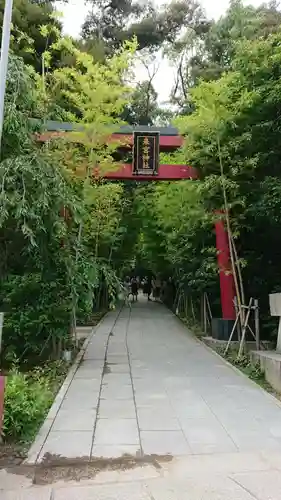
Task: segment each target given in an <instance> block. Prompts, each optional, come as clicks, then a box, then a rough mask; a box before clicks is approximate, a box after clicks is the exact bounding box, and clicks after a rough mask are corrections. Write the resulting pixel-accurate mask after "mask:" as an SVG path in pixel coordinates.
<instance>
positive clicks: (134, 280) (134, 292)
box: [131, 276, 139, 302]
mask: <svg viewBox="0 0 281 500" xmlns="http://www.w3.org/2000/svg"><path fill="white" fill-rule="evenodd" d="M138 291H139V285H138V280H137V278H136V277H135V276H134V277H133V278H132V279H131V294H132V296H133V302H134V301H137V300H138Z"/></svg>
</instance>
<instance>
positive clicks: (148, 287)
mask: <svg viewBox="0 0 281 500" xmlns="http://www.w3.org/2000/svg"><path fill="white" fill-rule="evenodd" d="M151 292H152V280H151V278H150V277H147V276H146V277H145V280H144V285H143V293H144V295H147V300H151V298H150V295H151Z"/></svg>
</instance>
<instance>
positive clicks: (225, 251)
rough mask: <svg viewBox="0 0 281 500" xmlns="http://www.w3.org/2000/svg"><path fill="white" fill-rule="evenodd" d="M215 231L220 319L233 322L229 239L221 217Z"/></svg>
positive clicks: (233, 289)
mask: <svg viewBox="0 0 281 500" xmlns="http://www.w3.org/2000/svg"><path fill="white" fill-rule="evenodd" d="M215 230H216V247H217V259H218V268H219V275H220V292H221V308H222V317H223V319H226V320H234V319H235V317H236V314H235V306H234V297H235V286H234V279H233V273H232V267H231V261H230V250H229V238H228V234H227V230H226V228H225V224H224V220H223V219H222V218H221V217H220V218H218V219H217V220H216V222H215Z"/></svg>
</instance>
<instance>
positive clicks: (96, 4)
mask: <svg viewBox="0 0 281 500" xmlns="http://www.w3.org/2000/svg"><path fill="white" fill-rule="evenodd" d="M90 2H91V3H92V4H93V8H92V10H91V11H90V13H89V14H88V16H87V19H86V21H85V23H84V26H83V30H82V33H83V37H84V38H85V39H91V38H92V39H97V40H102V41H103V42H104V44H105V46H106V48H107V50H108V51H109V52H112V51H113V50H115V49H116V48H117V47H119V46H120V44H121V43H122V42H123V41H124V40H130V39H131V38H132V37H134V36H136V37H137V40H138V47H139V49H143V48H146V47H149V48H151V49H157V48H159V47H161V45H162V44H163V43H164V42H167V41H169V42H172V41H173V40H175V38H176V37H177V35H178V33H179V32H180V30H181V29H182V27H183V26H186V27H189V28H192V29H196V30H199V29H200V27H201V26H202V25H204V23H205V22H206V21H205V17H204V15H203V13H202V9H201V7H200V5H199V3H197V2H196V1H195V0H174V1H173V2H169V3H167V4H166V5H165V6H164V7H162V8H161V9H159V8H156V7H155V6H154V4H153V2H150V1H148V2H141V1H133V0H110V1H108V0H90Z"/></svg>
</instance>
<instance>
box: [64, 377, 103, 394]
mask: <svg viewBox="0 0 281 500" xmlns="http://www.w3.org/2000/svg"><path fill="white" fill-rule="evenodd" d="M100 385H101V379H88V378H87V377H86V378H85V379H84V378H76V377H74V379H73V380H72V382H71V385H70V388H69V390H68V391H67V396H68V395H70V394H72V393H74V394H77V393H79V394H84V393H86V394H88V395H89V394H92V393H97V392H99V390H100Z"/></svg>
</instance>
